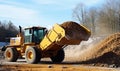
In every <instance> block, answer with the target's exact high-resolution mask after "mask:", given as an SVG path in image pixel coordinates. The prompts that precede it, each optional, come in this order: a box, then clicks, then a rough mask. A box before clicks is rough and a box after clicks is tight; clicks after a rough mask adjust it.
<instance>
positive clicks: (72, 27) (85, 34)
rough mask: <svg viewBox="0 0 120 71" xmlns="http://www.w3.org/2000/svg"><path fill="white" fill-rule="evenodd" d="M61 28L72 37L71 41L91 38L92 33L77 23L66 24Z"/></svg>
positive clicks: (69, 22)
mask: <svg viewBox="0 0 120 71" xmlns="http://www.w3.org/2000/svg"><path fill="white" fill-rule="evenodd" d="M61 27H63V28H64V29H65V32H66V35H67V36H68V37H70V38H69V39H76V40H78V39H80V40H81V39H82V40H88V38H89V37H90V31H89V30H88V29H86V28H85V27H83V26H81V25H80V24H78V23H76V22H72V21H68V22H64V23H63V24H61Z"/></svg>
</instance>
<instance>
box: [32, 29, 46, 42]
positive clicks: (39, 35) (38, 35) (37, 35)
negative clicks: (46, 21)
mask: <svg viewBox="0 0 120 71" xmlns="http://www.w3.org/2000/svg"><path fill="white" fill-rule="evenodd" d="M33 34H34V35H33V39H34V42H35V43H40V41H41V40H42V39H43V37H44V29H35V30H34V32H33Z"/></svg>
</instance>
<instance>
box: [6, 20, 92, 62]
mask: <svg viewBox="0 0 120 71" xmlns="http://www.w3.org/2000/svg"><path fill="white" fill-rule="evenodd" d="M90 35H91V32H90V30H88V29H87V28H86V27H84V26H82V25H79V24H78V23H76V22H72V21H68V22H64V23H63V24H61V25H59V24H55V25H54V26H53V28H52V29H51V30H49V31H46V28H44V27H30V28H25V29H24V34H23V33H22V32H21V28H20V33H19V34H18V35H17V37H13V38H11V39H10V45H7V46H5V47H6V49H5V52H4V57H5V60H6V61H9V62H15V61H16V60H17V59H18V58H19V57H22V56H25V59H26V61H27V63H31V64H34V63H38V62H39V61H40V59H41V58H48V57H49V58H51V60H52V61H53V62H62V61H63V60H64V56H65V54H64V50H63V48H64V47H65V46H66V45H76V44H80V42H81V41H82V40H88V38H89V37H90Z"/></svg>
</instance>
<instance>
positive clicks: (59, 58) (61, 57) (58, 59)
mask: <svg viewBox="0 0 120 71" xmlns="http://www.w3.org/2000/svg"><path fill="white" fill-rule="evenodd" d="M64 57H65V53H64V50H63V49H61V50H59V51H58V52H57V55H56V56H53V57H51V60H52V62H54V63H61V62H62V61H63V60H64Z"/></svg>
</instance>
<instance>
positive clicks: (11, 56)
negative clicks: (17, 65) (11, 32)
mask: <svg viewBox="0 0 120 71" xmlns="http://www.w3.org/2000/svg"><path fill="white" fill-rule="evenodd" d="M4 57H5V60H6V61H8V62H16V61H17V59H18V52H17V50H16V48H13V47H8V48H7V49H6V50H5V53H4Z"/></svg>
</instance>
